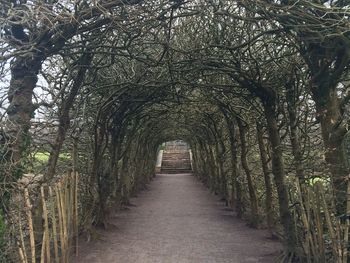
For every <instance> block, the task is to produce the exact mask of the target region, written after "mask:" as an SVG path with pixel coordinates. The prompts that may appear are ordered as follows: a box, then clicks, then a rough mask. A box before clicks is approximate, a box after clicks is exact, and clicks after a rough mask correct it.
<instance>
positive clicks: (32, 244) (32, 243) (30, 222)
mask: <svg viewBox="0 0 350 263" xmlns="http://www.w3.org/2000/svg"><path fill="white" fill-rule="evenodd" d="M24 200H25V206H26V214H27V219H28V227H29V239H30V248H31V253H32V263H36V255H35V238H34V229H33V219H32V205H31V203H30V199H29V192H28V188H25V189H24Z"/></svg>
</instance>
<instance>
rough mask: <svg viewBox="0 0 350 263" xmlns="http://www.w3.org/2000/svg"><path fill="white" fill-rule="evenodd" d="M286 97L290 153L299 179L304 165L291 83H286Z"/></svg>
mask: <svg viewBox="0 0 350 263" xmlns="http://www.w3.org/2000/svg"><path fill="white" fill-rule="evenodd" d="M286 90H287V92H286V99H287V110H288V117H289V128H290V142H291V145H292V153H293V157H294V166H295V173H296V176H297V177H298V178H299V180H301V181H302V180H303V179H304V167H303V163H302V161H303V156H302V151H301V147H300V139H299V131H298V117H297V110H296V109H297V105H296V100H297V95H296V94H294V89H293V87H292V85H286Z"/></svg>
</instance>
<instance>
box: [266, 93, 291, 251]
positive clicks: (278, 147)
mask: <svg viewBox="0 0 350 263" xmlns="http://www.w3.org/2000/svg"><path fill="white" fill-rule="evenodd" d="M271 100H272V99H270V100H269V101H263V106H264V114H265V117H266V121H267V129H268V133H269V138H270V143H271V146H272V173H273V175H274V180H275V184H276V188H277V193H278V202H279V214H280V219H281V224H282V226H283V229H284V233H285V235H286V248H287V249H288V250H289V251H291V252H292V253H293V252H295V251H296V247H297V238H296V233H295V224H294V221H293V217H292V214H291V212H290V211H289V196H288V187H287V185H286V183H285V177H286V175H285V171H284V160H283V155H282V144H281V138H280V134H279V130H278V125H277V119H276V116H275V115H276V112H275V101H273V100H272V101H271Z"/></svg>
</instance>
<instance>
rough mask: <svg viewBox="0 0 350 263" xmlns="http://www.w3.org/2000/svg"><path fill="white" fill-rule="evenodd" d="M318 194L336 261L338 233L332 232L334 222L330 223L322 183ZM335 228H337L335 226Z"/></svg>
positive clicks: (330, 219)
mask: <svg viewBox="0 0 350 263" xmlns="http://www.w3.org/2000/svg"><path fill="white" fill-rule="evenodd" d="M320 196H321V200H322V203H323V210H324V215H325V219H326V225H327V229H328V234H329V236H330V239H331V241H332V250H333V256H334V258H335V259H336V260H337V261H336V262H339V253H340V252H339V245H338V241H339V239H338V237H337V236H338V235H336V233H335V232H334V224H333V223H332V217H331V213H330V212H329V206H328V204H327V200H326V196H325V192H324V188H323V186H322V185H320ZM336 229H337V228H336Z"/></svg>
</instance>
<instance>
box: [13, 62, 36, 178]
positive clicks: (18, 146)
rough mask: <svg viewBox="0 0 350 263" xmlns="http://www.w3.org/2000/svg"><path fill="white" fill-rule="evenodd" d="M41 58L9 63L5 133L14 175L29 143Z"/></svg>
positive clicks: (18, 173)
mask: <svg viewBox="0 0 350 263" xmlns="http://www.w3.org/2000/svg"><path fill="white" fill-rule="evenodd" d="M40 68H41V58H36V59H20V58H18V59H16V60H15V61H14V62H13V64H12V65H11V82H10V87H9V90H8V100H9V103H10V104H9V107H8V108H7V114H8V122H7V123H6V133H7V135H8V137H9V150H10V152H11V160H10V161H11V162H12V163H14V164H15V167H16V168H17V169H15V173H17V174H16V175H15V176H16V177H20V176H21V173H23V171H21V170H18V169H22V168H23V167H21V165H20V163H19V162H20V160H21V158H22V157H23V154H24V152H25V150H26V149H27V148H28V146H29V145H30V137H29V129H30V125H31V123H30V120H31V118H32V117H33V114H34V110H35V108H34V106H33V102H32V97H33V90H34V88H35V86H36V83H37V81H38V77H37V75H38V73H39V70H40Z"/></svg>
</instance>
